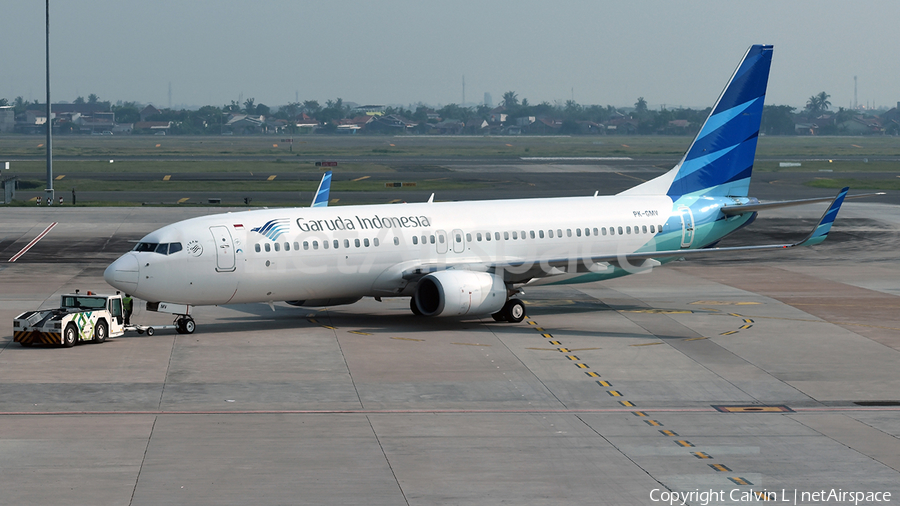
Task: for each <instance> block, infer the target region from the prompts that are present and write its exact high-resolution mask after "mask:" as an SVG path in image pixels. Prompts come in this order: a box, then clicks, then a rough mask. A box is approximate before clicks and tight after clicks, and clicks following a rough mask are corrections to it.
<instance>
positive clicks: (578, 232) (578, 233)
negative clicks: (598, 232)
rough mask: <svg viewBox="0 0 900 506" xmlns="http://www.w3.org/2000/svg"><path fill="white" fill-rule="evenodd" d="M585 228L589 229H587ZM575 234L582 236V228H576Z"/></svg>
mask: <svg viewBox="0 0 900 506" xmlns="http://www.w3.org/2000/svg"><path fill="white" fill-rule="evenodd" d="M585 230H587V229H585ZM575 235H576V236H578V237H581V229H580V228H576V229H575Z"/></svg>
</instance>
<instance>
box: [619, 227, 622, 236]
mask: <svg viewBox="0 0 900 506" xmlns="http://www.w3.org/2000/svg"><path fill="white" fill-rule="evenodd" d="M619 235H622V227H619Z"/></svg>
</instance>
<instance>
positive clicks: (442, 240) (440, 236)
mask: <svg viewBox="0 0 900 506" xmlns="http://www.w3.org/2000/svg"><path fill="white" fill-rule="evenodd" d="M438 242H439V243H441V244H444V236H443V235H439V236H438Z"/></svg>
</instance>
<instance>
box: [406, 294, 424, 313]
mask: <svg viewBox="0 0 900 506" xmlns="http://www.w3.org/2000/svg"><path fill="white" fill-rule="evenodd" d="M409 310H410V311H412V312H413V314H414V315H416V316H422V312H421V311H419V306H418V305H416V298H415V297H410V298H409Z"/></svg>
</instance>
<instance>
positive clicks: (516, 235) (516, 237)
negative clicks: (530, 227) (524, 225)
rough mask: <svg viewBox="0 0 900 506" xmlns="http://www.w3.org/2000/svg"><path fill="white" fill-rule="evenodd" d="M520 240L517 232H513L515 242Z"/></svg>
mask: <svg viewBox="0 0 900 506" xmlns="http://www.w3.org/2000/svg"><path fill="white" fill-rule="evenodd" d="M518 238H519V235H518V234H517V233H516V231H515V230H513V239H514V240H515V239H518Z"/></svg>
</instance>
